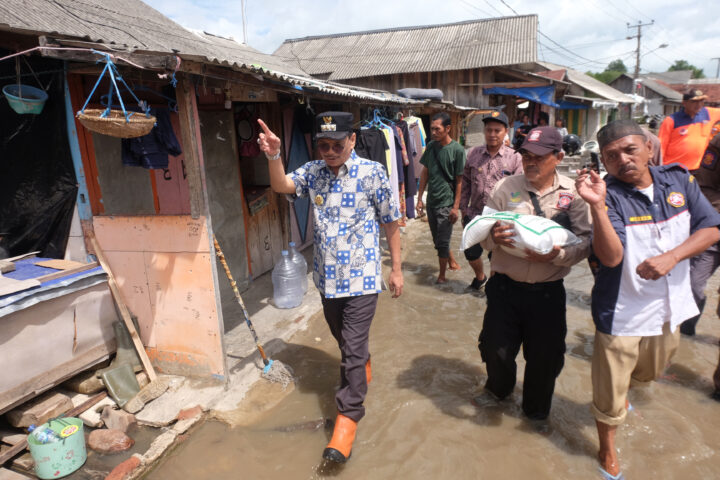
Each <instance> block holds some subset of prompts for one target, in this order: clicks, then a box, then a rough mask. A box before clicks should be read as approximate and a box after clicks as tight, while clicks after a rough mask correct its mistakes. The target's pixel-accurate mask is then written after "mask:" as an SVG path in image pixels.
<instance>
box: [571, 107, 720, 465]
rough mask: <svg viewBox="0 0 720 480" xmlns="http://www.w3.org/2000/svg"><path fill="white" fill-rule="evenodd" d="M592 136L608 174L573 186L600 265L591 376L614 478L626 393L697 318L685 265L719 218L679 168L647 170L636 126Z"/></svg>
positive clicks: (656, 369)
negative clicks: (588, 217)
mask: <svg viewBox="0 0 720 480" xmlns="http://www.w3.org/2000/svg"><path fill="white" fill-rule="evenodd" d="M597 138H598V144H599V146H600V151H601V154H602V162H603V164H604V165H605V168H606V169H607V172H608V175H607V176H606V177H605V180H603V179H602V178H601V177H600V175H598V174H597V173H595V172H587V171H586V170H581V171H579V172H578V177H577V179H576V186H577V192H578V194H579V195H580V196H581V197H582V198H583V199H584V200H585V201H586V202H587V203H588V204H589V205H590V212H591V214H592V225H593V227H592V228H593V239H592V251H593V256H594V257H596V259H597V261H598V264H599V269H598V271H597V273H596V276H595V286H594V287H593V290H592V316H593V321H594V322H595V328H596V331H595V343H594V346H593V356H592V373H591V376H592V386H593V401H592V407H591V409H592V412H593V415H594V416H595V419H596V426H597V431H598V437H599V440H600V450H599V452H598V459H599V461H600V470H601V473H602V474H603V476H604V477H605V478H607V479H619V478H623V477H622V474H621V472H620V463H619V460H618V457H617V451H616V449H615V434H616V431H617V428H618V425H621V424H622V423H623V422H624V421H625V416H626V415H627V410H628V405H629V403H628V399H627V394H628V390H629V388H630V386H631V385H635V384H640V383H646V382H649V381H651V380H654V379H656V378H658V376H659V375H660V374H661V373H662V372H663V370H664V369H665V367H666V366H667V363H668V361H669V360H670V359H671V358H672V356H673V354H674V353H675V350H676V349H677V346H678V343H679V333H678V328H677V327H678V325H679V324H680V323H681V322H682V321H683V320H686V319H688V318H690V317H692V316H693V315H696V314H697V307H696V306H695V302H694V301H692V291H691V288H690V260H689V259H690V258H692V257H693V256H695V255H697V254H699V253H701V252H703V251H704V250H705V249H707V248H708V247H709V246H710V245H712V244H713V243H716V242H717V241H718V240H719V239H720V231H718V225H720V214H718V213H717V212H716V211H715V210H714V209H713V208H712V206H711V205H710V203H709V202H708V201H707V199H706V198H705V197H704V196H703V195H702V192H701V191H700V188H699V187H698V184H697V182H696V181H695V179H694V177H692V176H691V175H689V174H688V173H687V170H685V169H684V168H683V167H681V166H679V165H665V166H661V167H648V162H649V159H650V144H649V142H648V141H647V138H646V136H645V132H644V131H643V130H642V129H641V128H640V127H639V126H638V125H637V124H636V123H635V122H633V121H632V120H620V121H615V122H611V123H609V124H607V125H605V126H604V127H603V128H602V129H600V131H599V132H598V135H597Z"/></svg>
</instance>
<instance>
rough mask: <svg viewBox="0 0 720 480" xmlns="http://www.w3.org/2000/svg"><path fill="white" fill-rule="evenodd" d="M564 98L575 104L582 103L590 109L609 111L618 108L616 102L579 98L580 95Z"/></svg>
mask: <svg viewBox="0 0 720 480" xmlns="http://www.w3.org/2000/svg"><path fill="white" fill-rule="evenodd" d="M565 98H567V99H570V100H571V101H575V102H584V103H585V104H589V105H590V106H592V108H601V109H603V110H610V109H613V108H617V107H618V102H615V101H612V100H604V99H602V98H597V97H581V96H580V95H565Z"/></svg>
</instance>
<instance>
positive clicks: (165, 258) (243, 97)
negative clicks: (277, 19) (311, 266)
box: [0, 0, 453, 411]
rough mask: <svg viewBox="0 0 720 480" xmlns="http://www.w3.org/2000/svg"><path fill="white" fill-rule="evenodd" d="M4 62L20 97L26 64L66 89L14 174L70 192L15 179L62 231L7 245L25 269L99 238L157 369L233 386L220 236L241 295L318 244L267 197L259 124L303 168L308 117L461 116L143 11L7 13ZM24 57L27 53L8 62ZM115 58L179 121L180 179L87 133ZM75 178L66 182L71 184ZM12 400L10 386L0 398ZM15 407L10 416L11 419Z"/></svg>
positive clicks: (26, 4)
mask: <svg viewBox="0 0 720 480" xmlns="http://www.w3.org/2000/svg"><path fill="white" fill-rule="evenodd" d="M0 49H1V50H2V51H0V59H3V60H4V62H5V67H7V70H8V71H9V72H10V73H9V74H8V75H6V76H4V78H5V79H7V81H8V83H10V82H13V81H17V80H16V79H15V76H14V75H12V72H13V71H14V69H15V65H16V64H15V62H16V61H17V62H18V65H21V66H22V67H23V71H22V73H21V75H22V80H21V82H31V81H33V80H32V79H33V75H37V76H38V78H39V83H40V86H42V87H43V88H46V87H48V86H49V85H51V86H52V88H49V87H48V91H50V92H51V95H52V98H51V100H50V101H49V104H48V107H52V108H51V109H49V110H48V112H50V111H51V110H52V112H53V113H54V116H53V117H52V122H50V123H48V122H47V121H41V120H48V119H50V117H49V116H46V117H43V115H47V114H48V112H44V113H41V114H39V115H35V116H21V115H15V114H13V115H12V116H11V115H8V116H7V118H6V119H5V120H6V121H7V124H8V125H7V127H6V128H5V129H3V133H2V135H3V136H4V137H3V138H4V143H3V145H2V146H0V156H1V157H2V158H3V168H5V172H6V173H8V172H10V173H12V172H15V171H19V170H20V166H21V165H22V163H23V161H24V156H25V155H29V156H31V158H32V159H33V161H36V162H37V165H38V167H37V168H36V169H35V171H33V172H27V173H28V175H27V176H28V178H34V176H36V172H37V171H43V170H44V171H47V172H49V174H48V177H52V178H49V180H48V182H51V181H55V180H56V179H57V178H60V177H62V178H61V180H62V181H61V182H59V183H60V184H61V185H63V186H64V189H58V190H59V193H58V192H56V191H55V190H52V191H48V192H46V193H44V194H38V195H37V196H33V195H31V194H26V193H24V192H25V190H23V189H24V188H25V186H26V184H23V182H15V183H12V182H10V181H9V180H10V179H12V178H14V177H12V176H11V175H9V174H6V175H5V177H4V178H3V182H4V183H3V189H4V195H5V198H16V197H17V198H20V197H23V195H24V197H23V198H25V200H27V202H30V204H29V205H30V206H29V207H28V208H27V210H28V211H32V210H33V208H35V209H36V210H37V211H41V212H49V213H48V214H47V218H50V219H52V222H50V226H51V227H52V228H50V230H52V232H51V233H50V234H45V235H36V237H37V239H36V241H34V243H32V244H30V243H28V242H23V241H21V240H22V238H25V237H26V235H25V233H26V232H27V231H28V230H31V229H30V228H29V227H28V225H30V220H27V221H25V220H23V219H21V220H19V221H16V222H13V221H10V220H11V219H12V218H11V217H12V214H13V212H12V211H10V213H9V214H8V215H6V216H5V217H4V218H0V231H2V230H3V228H8V230H9V231H7V232H3V233H7V235H3V238H4V239H5V240H6V241H7V242H8V243H9V244H10V246H11V248H10V252H11V255H13V254H18V253H24V252H25V251H27V250H28V249H30V248H33V249H37V250H41V251H42V252H45V254H47V255H48V256H54V257H62V256H64V255H67V256H69V257H71V258H75V259H77V260H86V259H87V258H92V257H87V255H88V254H90V255H92V254H93V253H94V251H93V249H92V248H91V244H90V242H89V241H88V239H89V238H90V237H91V236H92V237H95V238H96V239H97V242H98V243H99V245H100V248H101V249H102V250H103V251H104V253H105V256H106V257H107V259H108V262H109V266H110V269H111V270H112V272H113V274H114V276H115V277H116V278H117V280H118V283H119V286H120V291H121V293H122V295H123V297H124V300H125V301H126V303H127V305H128V307H129V309H130V310H131V311H132V312H133V314H134V315H135V316H136V317H137V320H138V324H139V334H140V337H141V339H142V343H143V344H144V346H145V349H146V352H147V353H148V355H149V357H150V359H151V361H152V363H153V365H154V366H155V368H156V369H157V370H159V371H160V372H165V373H172V374H181V375H197V376H202V377H209V378H216V379H218V380H220V381H222V380H225V379H226V378H227V375H228V366H227V362H226V356H225V349H224V343H223V337H224V334H225V331H226V322H224V311H227V309H228V308H230V307H229V305H233V304H235V302H234V301H233V299H234V297H233V294H232V291H231V288H230V285H229V283H228V282H227V280H226V279H225V278H224V273H222V269H221V267H219V266H218V264H217V263H216V258H215V249H214V246H213V237H216V238H217V239H218V240H219V242H220V244H221V245H223V248H224V253H225V255H226V258H227V260H228V263H229V265H230V268H231V270H232V272H233V274H234V276H235V278H236V280H237V281H238V284H239V286H240V288H241V289H243V288H246V287H247V286H248V285H249V284H250V282H251V281H252V280H253V279H254V278H257V277H258V276H259V275H261V274H262V273H264V272H267V271H268V270H270V269H271V268H272V266H273V264H274V260H275V259H276V258H278V257H279V255H280V250H281V249H283V248H284V247H285V245H287V243H288V241H290V240H295V241H296V242H297V243H299V244H308V243H309V242H310V239H311V238H312V233H311V228H312V225H311V223H310V222H311V215H307V212H305V214H304V215H301V214H300V213H298V212H296V211H295V210H294V208H293V207H292V206H290V205H289V204H288V202H287V201H286V200H285V199H284V197H282V196H278V195H276V194H274V193H273V192H271V191H270V189H269V186H268V184H269V180H268V173H267V161H266V160H265V159H264V156H263V155H262V154H261V152H259V151H257V148H256V147H257V143H256V141H255V140H256V134H257V123H256V119H257V117H258V116H260V117H262V118H263V119H264V120H265V121H266V122H267V123H268V124H269V125H270V127H271V128H272V129H273V130H274V131H275V132H277V133H278V134H279V135H281V138H282V140H283V146H284V158H285V159H288V158H290V159H292V158H293V156H294V155H298V154H299V153H298V152H301V151H303V150H304V155H305V157H306V158H311V157H312V155H313V152H312V143H311V142H310V141H309V139H310V135H309V133H308V132H306V131H299V130H297V129H296V128H295V125H296V124H297V123H298V118H299V116H302V115H305V116H307V115H308V114H309V108H315V109H316V111H318V112H320V111H323V109H345V110H349V111H353V112H354V113H355V114H356V115H357V116H360V115H361V114H362V113H363V112H367V111H368V110H370V111H372V109H374V108H378V107H379V108H385V109H389V108H393V109H403V108H404V109H408V108H413V109H415V110H416V111H418V112H419V111H422V110H423V109H429V110H428V111H437V110H438V109H452V108H453V106H452V105H449V104H437V105H433V104H431V103H429V102H424V101H415V100H408V99H404V98H401V97H398V96H396V95H393V94H389V93H387V92H383V91H378V90H375V89H363V88H357V87H350V86H346V85H341V84H337V83H334V82H328V81H321V80H318V79H314V78H311V77H309V76H306V75H305V74H304V73H303V72H302V71H301V70H300V69H298V68H297V67H294V66H292V65H290V64H287V63H285V62H284V61H283V60H281V59H278V58H277V57H274V56H272V55H266V54H262V53H260V52H258V51H256V50H254V49H252V48H251V47H248V46H247V45H242V44H239V43H237V42H235V41H234V40H232V39H225V38H221V37H217V36H213V35H209V34H206V33H196V32H190V31H188V30H186V29H184V28H183V27H181V26H179V25H177V24H175V23H174V22H172V21H171V20H170V19H168V18H166V17H165V16H163V15H162V14H160V13H159V12H157V11H155V10H153V9H152V8H150V7H149V6H147V5H146V4H144V3H142V2H141V1H139V0H128V1H126V2H122V4H118V3H117V2H112V1H110V0H98V1H95V2H92V3H90V4H88V3H86V2H80V1H78V0H59V1H54V2H50V1H47V0H30V1H27V0H22V1H21V0H10V1H9V2H4V4H3V9H2V11H0ZM18 52H19V53H22V55H16V56H14V57H12V58H10V59H7V60H5V57H8V56H9V55H14V54H15V53H18ZM108 58H109V59H111V60H112V62H114V64H115V65H116V66H117V67H118V73H119V74H120V75H121V76H122V78H123V80H124V81H125V82H126V83H127V85H128V86H129V90H132V91H133V93H134V94H135V95H136V96H137V97H138V98H139V100H141V101H142V102H146V103H147V104H149V105H150V106H151V107H153V108H154V109H156V110H163V111H165V114H166V115H167V116H168V118H169V123H168V125H169V127H168V128H166V133H168V134H172V135H174V137H175V138H176V139H177V142H178V144H179V146H180V151H181V153H177V152H176V153H175V154H169V155H168V160H167V165H166V166H163V167H162V168H153V169H147V168H143V167H142V166H128V165H127V164H125V163H123V156H124V154H125V153H127V146H126V145H124V143H123V141H122V140H121V139H119V138H115V137H112V136H107V135H102V134H99V133H96V132H91V131H90V130H88V129H86V128H85V127H84V126H83V125H81V124H80V123H79V122H78V121H77V119H76V113H77V112H78V111H79V110H81V109H82V108H83V105H84V103H85V102H86V100H89V107H98V108H105V107H104V105H103V104H102V102H103V98H102V95H101V94H103V93H107V92H108V90H109V88H110V82H109V81H108V80H107V77H106V78H105V79H103V80H102V81H101V82H100V83H99V84H98V85H97V88H95V87H96V82H97V80H98V78H99V76H100V74H101V72H102V70H103V68H104V62H105V61H106V59H108ZM2 64H3V61H0V66H1V65H2ZM31 70H32V73H31ZM93 91H95V94H94V95H93ZM121 93H122V94H123V96H124V97H123V98H124V100H125V102H126V105H130V104H132V103H134V102H133V101H130V100H129V99H130V98H131V96H130V95H129V92H127V91H124V90H123V91H122V92H121ZM115 101H117V98H116V97H115ZM113 103H115V102H113ZM7 111H8V110H7V109H5V110H4V112H7ZM135 114H138V115H142V113H135ZM155 128H158V127H155ZM25 131H26V132H28V135H27V136H25V137H23V138H24V139H25V140H24V141H25V143H23V144H22V145H20V147H19V148H18V149H16V150H13V151H10V150H8V149H7V146H8V145H9V144H11V143H12V140H13V138H18V137H17V136H16V133H17V132H25ZM298 131H299V133H297V132H298ZM58 132H60V134H59V135H58ZM296 133H297V135H296ZM26 147H27V148H26ZM30 147H32V148H30ZM61 164H62V165H65V166H66V167H68V168H67V169H66V170H65V171H62V172H60V171H58V168H56V167H57V165H61ZM18 178H20V177H18ZM53 179H55V180H53ZM36 197H37V198H36ZM33 202H34V203H33ZM68 204H69V207H68ZM60 206H64V208H63V209H62V211H60V210H61V209H60V208H59V207H60ZM6 211H7V209H6ZM33 225H34V224H33ZM308 232H310V233H308ZM21 237H22V238H21ZM53 238H60V239H61V240H62V242H63V243H62V245H59V246H58V245H56V244H53V243H52V239H53ZM68 238H69V240H68ZM65 242H67V244H65ZM50 247H53V248H50ZM111 316H112V315H111ZM68 318H69V320H68ZM110 320H112V319H111V318H110V319H109V320H108V321H110ZM2 321H3V318H2V317H0V322H2ZM64 322H65V323H64V324H63V325H62V326H61V327H59V328H57V329H56V330H55V331H53V332H47V331H46V332H45V333H47V334H48V335H52V336H57V337H58V338H60V337H62V338H63V341H64V342H65V343H64V344H63V345H73V334H74V333H73V316H72V315H69V317H68V316H67V315H65V320H64ZM67 322H70V323H69V324H68V323H67ZM20 328H22V327H20ZM38 328H40V329H42V322H40V323H39V325H38ZM40 331H42V330H37V331H35V332H40ZM28 332H30V331H29V330H28ZM68 336H69V337H68ZM25 338H26V340H27V339H28V338H29V339H33V338H34V340H33V341H32V342H30V343H28V344H24V345H22V347H23V348H25V349H28V351H32V350H33V349H34V348H39V347H37V345H35V344H34V343H33V342H35V343H37V342H44V341H45V340H44V337H42V336H37V335H36V336H35V337H33V336H32V335H30V336H29V337H25ZM11 341H12V336H11V337H9V338H8V339H7V343H3V342H0V357H2V358H7V355H5V353H6V351H5V350H7V349H8V348H9V345H10V342H11ZM99 341H100V342H101V343H102V345H103V348H100V349H97V350H96V351H94V353H93V354H92V355H91V356H89V357H87V358H84V359H83V360H82V361H78V360H77V358H75V357H74V354H75V350H74V349H73V350H72V351H71V352H69V356H70V360H68V361H67V362H65V363H63V364H57V363H56V362H55V363H54V361H53V360H52V358H51V357H48V359H47V362H45V361H44V359H43V357H42V356H39V357H38V356H35V357H33V359H32V361H33V362H41V363H43V367H42V368H45V369H48V370H54V371H55V372H60V373H58V374H56V375H54V376H53V380H52V382H45V383H42V384H36V385H34V386H33V388H32V389H31V390H32V391H34V392H35V393H37V392H40V391H42V390H44V389H47V388H50V387H51V386H52V385H53V384H55V383H57V382H59V381H62V380H63V379H65V378H68V377H69V376H71V375H73V374H74V373H76V372H77V371H80V370H82V369H84V368H87V367H88V366H90V365H92V364H94V363H97V362H99V361H101V360H103V359H104V358H107V356H108V355H110V354H111V353H112V351H113V350H114V343H113V338H112V331H111V330H110V331H109V332H108V331H107V328H105V330H104V331H103V332H102V333H101V334H100V335H99ZM68 342H69V343H68ZM15 347H17V346H15ZM3 388H4V385H2V384H1V383H0V392H1V391H2V390H3ZM0 398H1V397H0ZM13 398H14V401H15V403H17V401H19V400H18V398H15V397H13ZM11 403H12V402H9V403H7V404H5V405H0V411H2V410H3V407H7V408H9V407H8V405H10V404H11Z"/></svg>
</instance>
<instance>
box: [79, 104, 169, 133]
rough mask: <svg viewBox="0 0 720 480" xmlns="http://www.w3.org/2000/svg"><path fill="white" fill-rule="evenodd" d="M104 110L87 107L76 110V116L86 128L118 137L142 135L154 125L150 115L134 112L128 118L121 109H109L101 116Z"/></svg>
mask: <svg viewBox="0 0 720 480" xmlns="http://www.w3.org/2000/svg"><path fill="white" fill-rule="evenodd" d="M103 112H105V110H100V109H87V110H85V111H84V112H78V114H77V118H78V120H80V123H82V124H83V126H85V128H87V129H88V130H90V131H92V132H96V133H100V134H102V135H109V136H111V137H118V138H134V137H142V136H144V135H147V134H148V133H150V131H151V130H152V129H153V126H155V122H156V119H155V117H153V116H152V115H151V116H149V117H147V116H145V115H144V114H142V113H135V114H134V115H133V116H131V117H130V119H129V120H125V115H123V112H122V111H121V110H110V113H108V115H107V116H106V117H101V116H100V115H102V114H103Z"/></svg>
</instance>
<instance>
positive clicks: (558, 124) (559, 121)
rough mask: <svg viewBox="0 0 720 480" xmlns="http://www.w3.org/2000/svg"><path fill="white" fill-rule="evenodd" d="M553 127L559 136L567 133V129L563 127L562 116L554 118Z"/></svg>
mask: <svg viewBox="0 0 720 480" xmlns="http://www.w3.org/2000/svg"><path fill="white" fill-rule="evenodd" d="M555 128H557V129H558V132H560V136H561V137H564V136H565V135H567V134H568V130H567V128H565V120H563V119H562V118H558V119H556V120H555Z"/></svg>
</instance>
